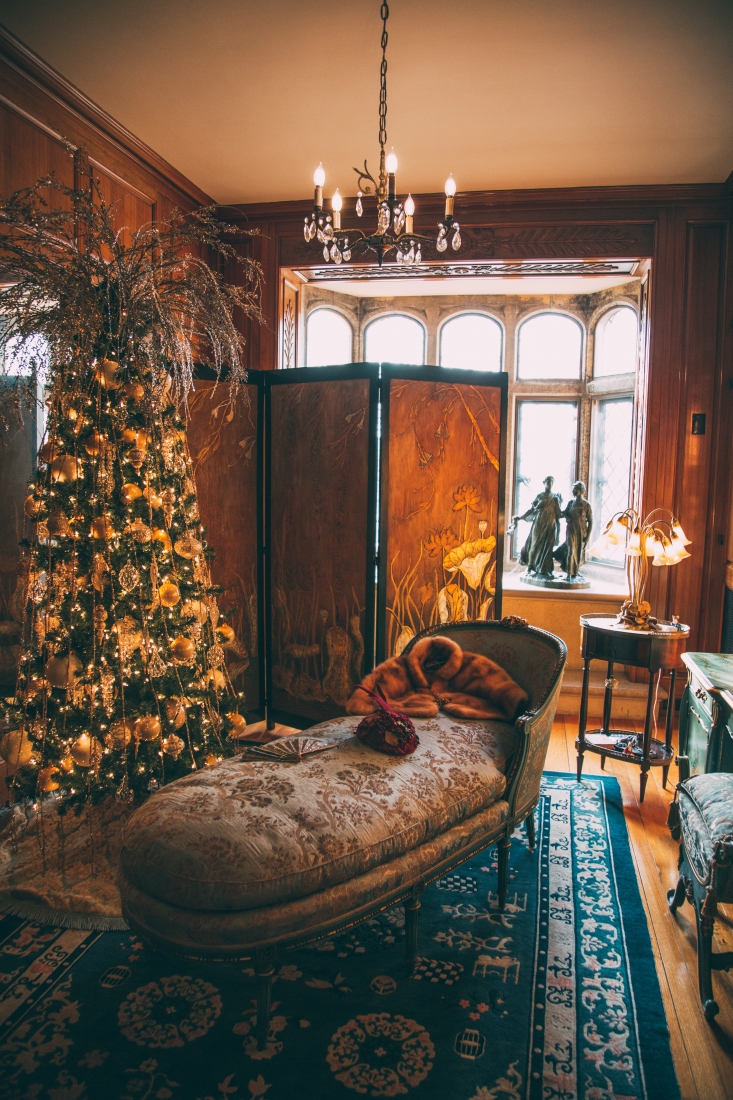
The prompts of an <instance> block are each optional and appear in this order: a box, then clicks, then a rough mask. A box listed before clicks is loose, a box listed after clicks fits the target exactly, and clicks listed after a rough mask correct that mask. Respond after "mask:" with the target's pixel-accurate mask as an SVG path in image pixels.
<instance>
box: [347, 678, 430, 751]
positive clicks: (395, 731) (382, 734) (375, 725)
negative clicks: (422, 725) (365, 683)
mask: <svg viewBox="0 0 733 1100" xmlns="http://www.w3.org/2000/svg"><path fill="white" fill-rule="evenodd" d="M359 687H360V690H361V691H365V692H366V693H367V695H371V697H372V699H373V700H374V702H375V703H377V705H378V708H379V709H378V710H373V711H372V713H371V714H367V715H366V716H365V717H364V718H362V720H361V722H360V723H359V725H358V726H357V727H356V730H355V733H356V736H357V737H358V738H359V740H360V741H363V742H364V743H365V744H366V745H368V746H369V748H370V749H376V751H377V752H383V753H385V754H386V755H387V756H409V755H410V753H412V752H414V751H415V749H416V748H417V746H418V745H419V744H420V738H419V737H418V736H417V733H416V732H415V727H414V726H413V724H412V722H411V721H410V719H409V718H408V717H407V715H406V714H399V713H398V711H396V710H393V708H392V707H391V706H390V705H389V703H388V702H387V700H386V699H385V697H384V694H383V692H382V690H381V688H380V687H379V686H377V692H379V694H377V693H376V692H374V691H370V689H369V688H365V687H362V686H361V685H359Z"/></svg>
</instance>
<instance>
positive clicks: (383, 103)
mask: <svg viewBox="0 0 733 1100" xmlns="http://www.w3.org/2000/svg"><path fill="white" fill-rule="evenodd" d="M379 14H380V15H381V17H382V64H381V66H380V69H379V144H380V147H381V148H382V149H384V147H385V145H386V144H387V42H388V41H389V35H388V33H387V20H388V19H389V6H388V5H387V4H386V3H383V4H382V7H381V8H380V11H379Z"/></svg>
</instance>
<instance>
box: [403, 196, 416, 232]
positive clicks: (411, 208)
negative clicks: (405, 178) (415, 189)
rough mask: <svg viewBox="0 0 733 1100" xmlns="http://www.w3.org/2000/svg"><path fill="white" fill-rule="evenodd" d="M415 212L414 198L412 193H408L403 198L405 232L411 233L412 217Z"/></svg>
mask: <svg viewBox="0 0 733 1100" xmlns="http://www.w3.org/2000/svg"><path fill="white" fill-rule="evenodd" d="M414 214H415V200H414V199H413V197H412V195H408V196H407V198H406V199H405V233H412V231H413V220H412V219H413V217H414Z"/></svg>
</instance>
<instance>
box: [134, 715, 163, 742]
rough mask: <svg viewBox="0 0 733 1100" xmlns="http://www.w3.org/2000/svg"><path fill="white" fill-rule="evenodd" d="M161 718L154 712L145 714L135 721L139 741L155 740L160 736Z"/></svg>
mask: <svg viewBox="0 0 733 1100" xmlns="http://www.w3.org/2000/svg"><path fill="white" fill-rule="evenodd" d="M160 728H161V727H160V719H159V718H157V717H156V716H155V715H154V714H147V715H144V716H143V717H142V718H138V720H137V721H136V722H135V738H136V740H138V741H155V739H156V738H157V737H160Z"/></svg>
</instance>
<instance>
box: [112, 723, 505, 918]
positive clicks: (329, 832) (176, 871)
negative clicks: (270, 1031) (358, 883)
mask: <svg viewBox="0 0 733 1100" xmlns="http://www.w3.org/2000/svg"><path fill="white" fill-rule="evenodd" d="M359 721H360V719H359V718H358V717H353V718H352V717H349V718H336V719H333V720H332V721H329V722H323V723H321V724H320V725H319V726H314V727H313V728H312V729H310V730H309V731H308V733H309V734H312V735H313V736H319V735H321V736H329V737H334V736H339V737H341V738H342V739H343V744H341V745H339V746H338V747H337V748H335V749H332V750H330V751H329V752H325V753H321V754H319V755H316V756H311V757H306V758H305V759H304V760H302V761H300V762H298V763H281V762H270V761H260V760H257V761H249V760H248V761H244V760H243V759H241V758H237V759H234V760H227V761H226V762H224V763H222V764H219V765H217V766H215V767H212V768H207V769H206V770H205V771H199V772H195V773H192V774H191V775H190V776H187V777H186V778H185V779H179V780H178V781H177V782H175V783H171V784H170V786H168V787H164V788H163V790H161V791H160V792H159V793H158V794H156V795H154V796H153V797H152V798H150V799H149V800H148V801H147V802H146V803H145V804H144V805H143V806H141V807H140V809H139V810H137V811H136V813H135V814H133V816H132V818H131V819H130V821H129V822H128V825H127V827H126V829H125V833H124V837H123V847H122V854H121V861H120V863H121V870H122V876H121V878H122V880H126V882H127V883H129V884H131V885H132V886H133V887H135V888H137V890H139V891H142V892H143V893H145V894H147V895H149V896H151V897H152V898H156V899H158V900H160V901H161V902H165V903H167V904H170V905H174V906H181V907H183V908H186V909H196V910H204V911H212V910H219V911H221V910H230V911H231V910H243V909H256V908H259V907H260V906H266V905H274V904H277V903H281V902H286V901H290V900H291V899H293V898H299V897H304V896H306V895H308V894H312V893H314V892H315V891H317V890H323V889H324V888H326V887H329V886H332V885H334V884H336V883H339V882H346V881H347V880H349V879H352V878H354V877H355V876H358V875H363V874H364V873H365V872H367V871H369V870H370V869H371V868H374V867H377V866H378V865H379V864H383V863H386V862H388V861H391V860H394V859H395V858H397V857H399V856H401V855H402V854H404V853H405V852H409V851H410V850H411V849H414V848H416V847H417V846H418V845H420V844H423V843H424V842H425V841H428V840H430V839H431V838H433V837H436V836H438V835H439V834H441V833H443V832H444V831H445V830H447V829H450V828H451V827H452V826H453V825H455V824H457V823H458V822H461V821H462V820H463V819H465V818H469V817H471V816H472V815H474V814H476V813H478V812H479V811H481V810H484V809H485V808H487V807H489V806H491V805H492V804H493V803H495V802H497V801H498V800H499V799H500V798H501V796H502V794H503V793H504V789H505V787H506V779H505V776H504V772H503V769H504V768H505V765H506V761H507V759H508V757H509V755H510V754H511V752H512V749H513V745H514V732H513V727H512V726H511V725H510V724H508V723H505V722H491V721H487V722H468V721H465V720H461V721H457V720H456V719H453V718H449V717H447V716H444V715H439V716H438V717H436V718H426V719H416V720H415V728H416V729H417V732H418V735H419V737H420V745H419V746H418V749H417V751H416V752H415V753H414V754H413V755H412V756H407V757H390V756H382V755H381V754H379V753H376V752H374V751H373V750H371V749H369V748H368V747H367V746H366V745H363V744H362V743H361V742H360V741H359V740H358V739H357V738H356V737H355V736H354V735H353V730H354V728H355V727H356V726H357V725H358V723H359Z"/></svg>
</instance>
